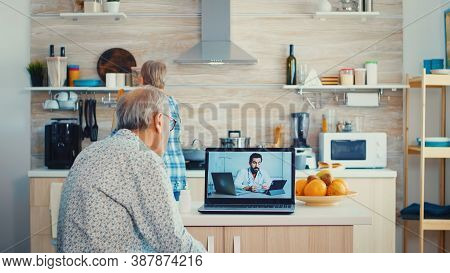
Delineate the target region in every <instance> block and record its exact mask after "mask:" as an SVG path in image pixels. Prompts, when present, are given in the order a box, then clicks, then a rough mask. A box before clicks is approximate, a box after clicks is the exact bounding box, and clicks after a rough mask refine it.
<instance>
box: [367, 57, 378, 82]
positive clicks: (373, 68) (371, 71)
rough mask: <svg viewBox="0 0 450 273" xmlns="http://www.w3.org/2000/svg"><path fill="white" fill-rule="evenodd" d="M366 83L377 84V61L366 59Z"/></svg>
mask: <svg viewBox="0 0 450 273" xmlns="http://www.w3.org/2000/svg"><path fill="white" fill-rule="evenodd" d="M366 69H367V85H377V84H378V62H377V61H367V62H366Z"/></svg>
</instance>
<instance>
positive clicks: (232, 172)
mask: <svg viewBox="0 0 450 273" xmlns="http://www.w3.org/2000/svg"><path fill="white" fill-rule="evenodd" d="M294 158H295V154H294V149H291V148H283V149H275V148H271V149H265V148H243V149H237V148H208V149H206V158H205V203H204V205H203V206H202V207H200V208H199V209H198V211H199V212H201V213H251V214H252V213H255V214H260V213H263V214H290V213H293V212H294V209H295V182H294V181H295V162H294ZM233 177H234V179H233ZM275 178H276V179H275ZM269 180H270V187H269V188H268V189H267V188H263V187H262V186H263V185H267V184H268V183H269V182H268V181H269ZM241 186H242V187H241ZM249 186H255V187H253V188H252V187H249ZM239 188H243V189H244V188H245V189H246V190H239Z"/></svg>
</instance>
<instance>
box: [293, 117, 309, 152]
mask: <svg viewBox="0 0 450 273" xmlns="http://www.w3.org/2000/svg"><path fill="white" fill-rule="evenodd" d="M291 117H292V126H291V131H292V138H293V141H294V143H293V147H294V148H309V146H308V143H307V142H308V130H309V113H305V112H300V113H292V114H291Z"/></svg>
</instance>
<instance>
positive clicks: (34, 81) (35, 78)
mask: <svg viewBox="0 0 450 273" xmlns="http://www.w3.org/2000/svg"><path fill="white" fill-rule="evenodd" d="M27 71H28V73H30V78H31V86H33V87H39V86H44V74H45V64H44V63H43V62H40V61H34V62H31V63H30V64H29V65H28V66H27Z"/></svg>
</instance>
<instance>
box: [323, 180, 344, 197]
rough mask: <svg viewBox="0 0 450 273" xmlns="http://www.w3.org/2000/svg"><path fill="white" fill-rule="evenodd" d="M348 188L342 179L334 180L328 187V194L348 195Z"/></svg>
mask: <svg viewBox="0 0 450 273" xmlns="http://www.w3.org/2000/svg"><path fill="white" fill-rule="evenodd" d="M346 194H347V188H346V187H345V185H344V184H343V183H341V182H340V181H333V183H331V185H330V186H328V189H327V195H346Z"/></svg>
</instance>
